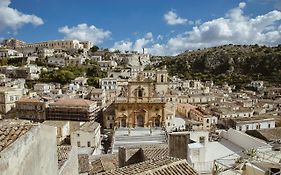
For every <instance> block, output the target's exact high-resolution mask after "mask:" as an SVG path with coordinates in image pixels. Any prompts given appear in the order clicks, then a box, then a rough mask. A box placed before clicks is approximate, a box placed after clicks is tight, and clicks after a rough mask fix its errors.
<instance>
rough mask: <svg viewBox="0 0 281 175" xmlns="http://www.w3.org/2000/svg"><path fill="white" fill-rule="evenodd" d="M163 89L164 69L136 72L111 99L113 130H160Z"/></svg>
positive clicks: (165, 77) (163, 111) (165, 86)
mask: <svg viewBox="0 0 281 175" xmlns="http://www.w3.org/2000/svg"><path fill="white" fill-rule="evenodd" d="M167 90H168V73H167V70H166V69H163V70H156V71H143V72H139V74H138V75H137V77H136V78H135V79H132V80H128V84H127V86H125V87H123V88H122V90H121V93H120V95H119V97H118V98H117V99H116V100H115V103H114V109H115V116H114V118H115V119H114V122H115V123H114V125H115V127H117V128H118V127H164V126H165V120H166V112H165V107H166V101H165V93H166V91H167Z"/></svg>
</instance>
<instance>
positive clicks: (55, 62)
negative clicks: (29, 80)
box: [48, 55, 66, 67]
mask: <svg viewBox="0 0 281 175" xmlns="http://www.w3.org/2000/svg"><path fill="white" fill-rule="evenodd" d="M48 64H49V65H52V66H58V67H62V66H65V65H66V58H65V56H64V55H62V56H58V55H56V56H54V57H49V58H48Z"/></svg>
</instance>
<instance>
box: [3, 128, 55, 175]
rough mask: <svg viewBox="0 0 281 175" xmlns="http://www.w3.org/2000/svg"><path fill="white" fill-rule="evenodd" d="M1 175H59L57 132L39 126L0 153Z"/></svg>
mask: <svg viewBox="0 0 281 175" xmlns="http://www.w3.org/2000/svg"><path fill="white" fill-rule="evenodd" d="M0 172H1V175H39V174H40V175H57V174H58V158H57V146H56V130H55V128H54V127H51V126H45V125H38V126H34V127H32V128H31V129H30V130H29V131H28V132H27V133H25V134H24V135H23V136H21V137H19V138H18V139H17V140H16V141H15V142H14V143H12V144H11V145H10V146H8V147H7V148H5V149H4V150H3V151H1V152H0Z"/></svg>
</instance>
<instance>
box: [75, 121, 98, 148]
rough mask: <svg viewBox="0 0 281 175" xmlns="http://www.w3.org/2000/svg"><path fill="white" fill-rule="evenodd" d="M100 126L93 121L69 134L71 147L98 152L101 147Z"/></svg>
mask: <svg viewBox="0 0 281 175" xmlns="http://www.w3.org/2000/svg"><path fill="white" fill-rule="evenodd" d="M100 128H101V127H100V124H99V123H97V122H94V121H91V122H86V123H84V124H83V125H82V126H81V127H80V129H78V130H76V131H74V132H73V133H71V145H72V146H77V147H78V148H93V149H95V151H94V152H97V151H99V149H100V146H101V135H100Z"/></svg>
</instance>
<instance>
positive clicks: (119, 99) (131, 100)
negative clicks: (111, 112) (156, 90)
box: [115, 97, 165, 103]
mask: <svg viewBox="0 0 281 175" xmlns="http://www.w3.org/2000/svg"><path fill="white" fill-rule="evenodd" d="M115 102H116V103H165V98H164V97H142V98H138V97H130V98H128V97H117V98H116V100H115Z"/></svg>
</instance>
